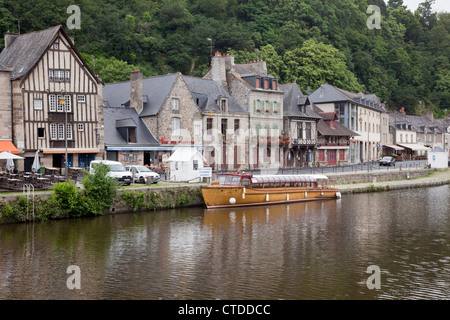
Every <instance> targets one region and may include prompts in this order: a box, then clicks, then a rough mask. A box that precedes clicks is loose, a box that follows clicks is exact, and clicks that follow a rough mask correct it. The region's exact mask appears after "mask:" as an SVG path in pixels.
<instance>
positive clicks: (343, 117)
mask: <svg viewBox="0 0 450 320" xmlns="http://www.w3.org/2000/svg"><path fill="white" fill-rule="evenodd" d="M309 97H310V100H311V102H313V103H314V104H316V105H317V106H318V107H319V108H320V109H322V110H323V112H336V114H337V116H338V119H339V122H340V123H341V124H342V125H344V126H345V127H346V128H348V129H350V130H352V131H354V132H356V133H357V134H358V135H359V136H358V137H357V139H356V138H355V139H351V140H350V146H349V147H350V163H360V162H365V161H373V160H377V159H378V156H379V153H380V150H381V133H382V132H384V133H386V130H385V129H382V128H381V126H382V125H385V124H386V122H382V121H381V119H382V116H381V115H382V114H383V113H384V112H385V109H384V104H382V103H381V102H380V101H379V100H378V98H377V97H376V96H375V95H374V94H366V95H365V94H363V93H362V92H360V93H353V92H349V91H346V90H343V89H340V88H337V87H334V86H331V85H329V84H323V85H322V86H321V87H320V88H318V89H317V90H316V91H314V92H313V93H312V94H311V95H310V96H309Z"/></svg>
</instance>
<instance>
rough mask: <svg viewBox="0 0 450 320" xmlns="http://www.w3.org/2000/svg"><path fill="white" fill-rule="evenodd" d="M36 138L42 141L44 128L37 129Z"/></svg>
mask: <svg viewBox="0 0 450 320" xmlns="http://www.w3.org/2000/svg"><path fill="white" fill-rule="evenodd" d="M37 136H38V139H44V138H45V128H38V129H37Z"/></svg>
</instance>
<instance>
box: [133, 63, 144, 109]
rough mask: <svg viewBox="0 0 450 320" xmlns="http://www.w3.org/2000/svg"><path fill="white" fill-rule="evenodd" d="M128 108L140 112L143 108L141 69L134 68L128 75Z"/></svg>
mask: <svg viewBox="0 0 450 320" xmlns="http://www.w3.org/2000/svg"><path fill="white" fill-rule="evenodd" d="M130 108H134V109H136V112H137V113H138V114H140V113H141V112H142V109H143V89H142V71H139V70H135V71H133V72H131V75H130Z"/></svg>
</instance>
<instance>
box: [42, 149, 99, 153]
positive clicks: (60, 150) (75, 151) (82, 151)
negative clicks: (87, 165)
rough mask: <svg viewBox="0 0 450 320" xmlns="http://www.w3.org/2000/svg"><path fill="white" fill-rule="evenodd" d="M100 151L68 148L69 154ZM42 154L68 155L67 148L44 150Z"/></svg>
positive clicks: (97, 151)
mask: <svg viewBox="0 0 450 320" xmlns="http://www.w3.org/2000/svg"><path fill="white" fill-rule="evenodd" d="M99 152H100V150H99V149H83V148H67V153H99ZM42 153H44V154H52V153H59V154H61V153H66V149H65V148H54V149H43V150H42Z"/></svg>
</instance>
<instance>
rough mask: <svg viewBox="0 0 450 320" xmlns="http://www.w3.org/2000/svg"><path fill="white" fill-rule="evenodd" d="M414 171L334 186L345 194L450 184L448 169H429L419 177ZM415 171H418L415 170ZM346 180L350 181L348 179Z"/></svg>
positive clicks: (330, 176)
mask: <svg viewBox="0 0 450 320" xmlns="http://www.w3.org/2000/svg"><path fill="white" fill-rule="evenodd" d="M419 170H423V169H419ZM400 172H401V171H399V173H400ZM414 172H415V171H414V170H413V171H408V172H404V175H405V178H404V179H397V180H389V181H381V180H380V179H376V176H374V175H373V176H372V181H369V182H363V183H361V182H358V183H351V182H348V183H337V184H336V187H337V188H338V189H339V190H340V191H341V193H342V194H345V193H362V192H376V191H388V190H396V189H409V188H420V187H427V186H439V185H444V184H450V169H447V170H443V171H431V172H430V173H428V174H427V175H425V176H421V177H412V176H413V173H414ZM408 173H409V175H408ZM417 173H420V172H419V171H417ZM333 176H334V175H333V174H329V175H328V177H329V178H330V179H333V178H335V177H333ZM408 176H411V178H408ZM373 178H375V179H373ZM348 181H350V179H349V180H348Z"/></svg>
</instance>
